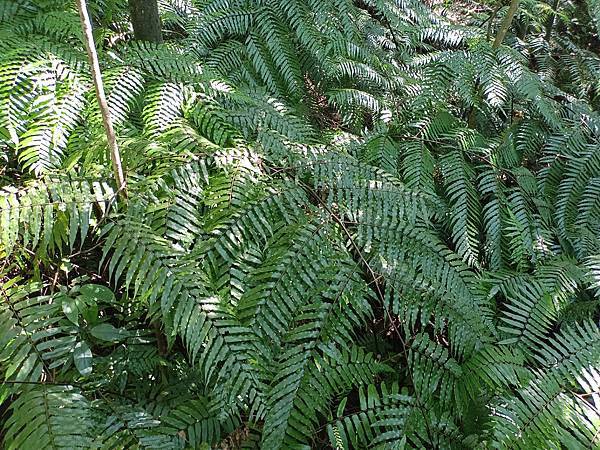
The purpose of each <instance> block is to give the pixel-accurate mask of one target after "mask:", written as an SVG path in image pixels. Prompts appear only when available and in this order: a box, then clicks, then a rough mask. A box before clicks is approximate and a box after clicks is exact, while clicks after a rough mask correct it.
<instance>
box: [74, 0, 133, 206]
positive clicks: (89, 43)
mask: <svg viewBox="0 0 600 450" xmlns="http://www.w3.org/2000/svg"><path fill="white" fill-rule="evenodd" d="M77 8H78V9H79V18H80V19H81V28H82V29H83V38H84V41H85V47H86V49H87V54H88V58H89V60H90V68H91V71H92V80H93V82H94V88H95V89H96V98H97V99H98V105H99V106H100V113H101V114H102V122H103V123H104V130H105V131H106V139H107V140H108V148H109V150H110V159H111V161H112V167H113V172H114V176H115V181H116V183H117V188H118V190H119V193H120V195H121V196H123V197H126V196H127V184H126V181H125V175H124V174H123V166H122V165H121V155H120V154H119V146H118V145H117V138H116V136H115V130H114V128H113V125H112V120H111V118H110V111H109V109H108V104H107V103H106V95H105V94H104V84H103V83H102V74H101V73H100V64H99V63H98V53H96V45H95V44H94V36H93V35H92V24H91V23H90V16H89V15H88V9H87V6H86V2H85V0H77Z"/></svg>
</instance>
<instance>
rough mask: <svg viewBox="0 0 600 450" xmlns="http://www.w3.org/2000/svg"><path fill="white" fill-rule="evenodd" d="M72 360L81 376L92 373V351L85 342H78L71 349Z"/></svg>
mask: <svg viewBox="0 0 600 450" xmlns="http://www.w3.org/2000/svg"><path fill="white" fill-rule="evenodd" d="M73 361H74V362H75V367H77V370H78V371H79V373H80V374H81V375H83V376H86V375H89V374H90V373H92V351H91V350H90V347H89V346H88V345H87V343H86V342H78V343H77V344H75V349H74V350H73Z"/></svg>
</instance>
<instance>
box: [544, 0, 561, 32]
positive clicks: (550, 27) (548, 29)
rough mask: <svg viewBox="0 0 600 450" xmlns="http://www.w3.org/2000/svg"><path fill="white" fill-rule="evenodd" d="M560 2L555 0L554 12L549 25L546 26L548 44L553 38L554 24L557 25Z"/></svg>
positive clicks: (553, 4) (551, 14)
mask: <svg viewBox="0 0 600 450" xmlns="http://www.w3.org/2000/svg"><path fill="white" fill-rule="evenodd" d="M558 4H559V0H554V3H552V12H551V13H550V17H549V18H548V23H547V24H546V42H550V38H551V37H552V30H553V29H554V24H555V23H556V12H557V11H558Z"/></svg>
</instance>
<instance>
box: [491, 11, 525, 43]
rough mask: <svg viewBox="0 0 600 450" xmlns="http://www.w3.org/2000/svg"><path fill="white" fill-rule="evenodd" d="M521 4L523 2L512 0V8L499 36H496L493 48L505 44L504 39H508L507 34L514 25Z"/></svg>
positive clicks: (505, 18)
mask: <svg viewBox="0 0 600 450" xmlns="http://www.w3.org/2000/svg"><path fill="white" fill-rule="evenodd" d="M520 4H521V0H511V2H510V6H509V7H508V12H507V13H506V16H505V17H504V20H503V21H502V25H500V29H499V30H498V34H496V39H495V40H494V45H492V47H493V48H498V47H500V45H502V42H504V38H505V37H506V33H508V29H509V28H510V25H511V24H512V21H513V19H514V17H515V15H516V14H517V11H518V10H519V5H520Z"/></svg>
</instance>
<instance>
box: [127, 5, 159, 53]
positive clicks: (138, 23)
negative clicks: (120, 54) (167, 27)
mask: <svg viewBox="0 0 600 450" xmlns="http://www.w3.org/2000/svg"><path fill="white" fill-rule="evenodd" d="M129 13H130V15H131V23H132V24H133V34H134V36H135V38H136V39H137V40H139V41H150V42H158V43H161V42H162V41H163V37H162V31H161V26H160V25H161V24H160V16H159V14H158V3H157V0H129Z"/></svg>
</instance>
